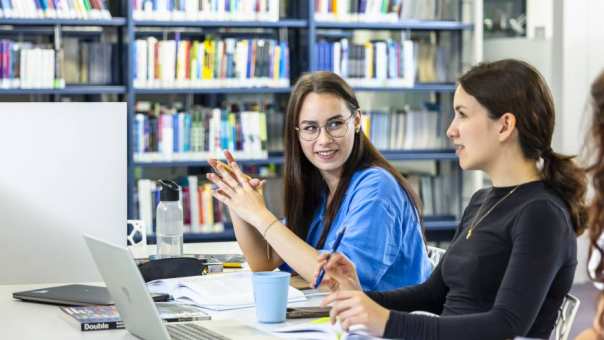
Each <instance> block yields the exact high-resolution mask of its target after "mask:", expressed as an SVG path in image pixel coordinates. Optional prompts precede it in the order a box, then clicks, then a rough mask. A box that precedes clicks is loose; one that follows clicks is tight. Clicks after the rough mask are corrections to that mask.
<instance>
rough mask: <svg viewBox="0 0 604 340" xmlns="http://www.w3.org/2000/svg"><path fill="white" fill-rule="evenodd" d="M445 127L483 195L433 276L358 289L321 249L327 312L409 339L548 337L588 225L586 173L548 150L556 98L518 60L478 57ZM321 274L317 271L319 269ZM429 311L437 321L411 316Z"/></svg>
mask: <svg viewBox="0 0 604 340" xmlns="http://www.w3.org/2000/svg"><path fill="white" fill-rule="evenodd" d="M454 109H455V117H454V119H453V121H452V122H451V125H450V126H449V129H448V131H447V135H448V137H449V138H450V139H451V141H452V142H453V144H455V147H456V152H457V155H458V157H459V163H460V166H461V167H462V168H463V169H464V170H482V171H484V172H485V173H486V174H487V175H488V176H489V177H490V179H491V181H492V183H493V187H492V188H490V189H484V190H480V191H478V192H477V193H476V194H474V196H473V197H472V199H471V201H470V204H469V205H468V207H467V208H466V209H465V210H464V213H463V216H462V218H461V223H460V225H459V227H458V229H457V232H456V235H455V237H454V239H453V241H452V243H451V245H450V247H449V249H448V251H447V253H446V254H445V256H444V258H443V260H442V261H441V263H440V264H439V265H438V266H437V267H436V268H435V270H434V272H433V273H432V275H431V276H430V278H429V279H428V280H427V281H426V282H424V283H422V284H420V285H417V286H412V287H408V288H401V289H398V290H394V291H388V292H362V291H360V288H359V287H360V286H359V284H358V279H357V277H356V272H355V269H354V265H353V264H352V263H350V261H348V260H347V259H346V258H345V257H344V256H342V255H340V254H335V255H332V256H328V255H323V256H321V257H320V259H319V266H318V268H320V267H324V268H325V270H326V273H327V276H326V277H328V278H327V279H326V280H324V283H325V284H327V285H328V286H330V287H331V288H332V289H333V290H335V291H336V292H334V293H332V294H330V295H329V296H328V297H327V298H326V299H325V300H324V301H323V304H324V305H327V304H333V305H332V306H333V307H332V311H331V317H332V320H333V321H335V320H336V319H337V320H339V321H340V323H341V325H342V326H343V327H344V328H345V329H348V328H349V327H350V326H351V325H363V326H365V327H366V328H367V330H368V331H369V332H370V333H371V334H373V335H378V336H384V337H388V338H405V339H507V338H513V337H514V336H528V337H538V338H548V337H549V335H550V333H551V331H552V329H553V327H554V322H555V319H556V316H557V312H558V308H559V307H560V305H561V303H562V299H563V298H564V296H565V294H566V293H568V291H569V290H570V287H571V285H572V281H573V276H574V272H575V267H576V264H577V261H576V235H577V234H579V233H581V232H582V231H583V227H584V223H585V218H586V209H585V204H584V194H585V181H586V180H585V176H584V173H583V172H582V171H581V170H580V169H579V168H578V167H577V166H576V165H575V164H574V162H573V161H572V157H568V156H564V155H561V154H558V153H555V152H553V151H552V149H551V146H550V145H551V139H552V134H553V130H554V106H553V102H552V98H551V94H550V91H549V89H548V88H547V86H546V84H545V82H544V80H543V78H542V77H541V76H540V75H539V73H538V72H537V71H536V70H535V69H534V68H533V67H531V66H530V65H528V64H526V63H524V62H521V61H517V60H502V61H498V62H493V63H483V64H480V65H478V66H476V67H474V68H473V69H471V70H470V71H469V72H468V73H466V74H465V75H463V76H462V77H461V78H460V79H459V86H458V87H457V90H456V91H455V98H454ZM317 273H318V269H317ZM420 310H421V311H427V312H430V313H434V314H438V315H440V317H434V316H429V315H422V314H413V313H409V312H412V311H420Z"/></svg>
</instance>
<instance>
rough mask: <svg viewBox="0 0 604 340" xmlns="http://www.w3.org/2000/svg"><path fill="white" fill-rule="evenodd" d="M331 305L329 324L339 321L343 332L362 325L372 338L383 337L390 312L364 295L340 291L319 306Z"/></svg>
mask: <svg viewBox="0 0 604 340" xmlns="http://www.w3.org/2000/svg"><path fill="white" fill-rule="evenodd" d="M332 303H333V305H332V306H331V311H330V312H329V317H330V319H331V323H335V322H336V320H338V321H340V325H341V326H342V328H343V329H344V330H345V331H348V330H349V329H350V327H351V326H353V325H362V326H364V327H365V328H366V330H367V332H369V333H370V334H371V335H373V336H378V337H382V336H383V335H384V331H385V330H386V323H387V322H388V318H390V311H389V310H388V309H386V308H384V307H382V306H380V305H379V304H377V303H376V302H375V301H373V300H371V299H370V298H369V297H368V296H367V295H366V294H365V293H363V292H361V291H357V290H341V291H338V292H335V293H332V294H329V295H328V296H327V297H326V298H325V299H324V300H323V301H322V302H321V306H322V307H325V306H327V305H329V304H332Z"/></svg>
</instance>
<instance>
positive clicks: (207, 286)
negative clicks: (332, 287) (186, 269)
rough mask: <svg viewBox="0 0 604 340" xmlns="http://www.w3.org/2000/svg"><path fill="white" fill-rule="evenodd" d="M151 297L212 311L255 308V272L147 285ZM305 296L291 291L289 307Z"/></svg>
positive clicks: (188, 278) (213, 275)
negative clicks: (169, 297) (168, 297)
mask: <svg viewBox="0 0 604 340" xmlns="http://www.w3.org/2000/svg"><path fill="white" fill-rule="evenodd" d="M147 288H148V290H149V292H151V293H164V294H170V295H172V297H173V298H174V300H176V301H178V302H182V303H188V304H194V305H197V306H199V307H203V308H208V309H212V310H229V309H239V308H248V307H253V306H254V290H253V287H252V273H251V272H232V273H222V274H211V275H203V276H190V277H181V278H174V279H162V280H154V281H150V282H147ZM305 300H306V297H305V296H304V293H302V292H301V291H300V290H298V289H295V288H293V287H291V286H290V287H289V291H288V300H287V301H288V303H289V302H299V301H305Z"/></svg>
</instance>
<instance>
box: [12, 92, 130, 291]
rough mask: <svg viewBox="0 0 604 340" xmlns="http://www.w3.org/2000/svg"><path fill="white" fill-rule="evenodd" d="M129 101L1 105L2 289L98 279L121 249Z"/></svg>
mask: <svg viewBox="0 0 604 340" xmlns="http://www.w3.org/2000/svg"><path fill="white" fill-rule="evenodd" d="M126 118H127V113H126V103H0V159H1V161H0V284H23V283H63V282H90V281H101V277H100V276H99V274H98V272H97V270H96V266H95V264H94V261H93V260H92V257H91V256H90V253H89V251H88V249H87V248H86V244H85V243H84V241H83V238H82V235H83V234H90V235H94V236H97V237H101V238H103V239H105V240H108V241H110V242H113V243H116V244H123V245H126V214H127V183H126V181H127V158H126V157H127V146H126V145H127V144H126V143H127V142H126V133H127V128H126V121H127V119H126Z"/></svg>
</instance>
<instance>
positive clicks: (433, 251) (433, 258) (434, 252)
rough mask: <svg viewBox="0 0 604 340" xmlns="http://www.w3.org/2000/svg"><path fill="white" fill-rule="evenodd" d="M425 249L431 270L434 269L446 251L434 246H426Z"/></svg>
mask: <svg viewBox="0 0 604 340" xmlns="http://www.w3.org/2000/svg"><path fill="white" fill-rule="evenodd" d="M426 249H427V251H428V260H430V263H431V264H432V269H434V268H436V266H438V263H439V262H440V260H441V259H442V258H443V256H444V255H445V252H446V250H445V249H442V248H438V247H434V246H427V247H426Z"/></svg>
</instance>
